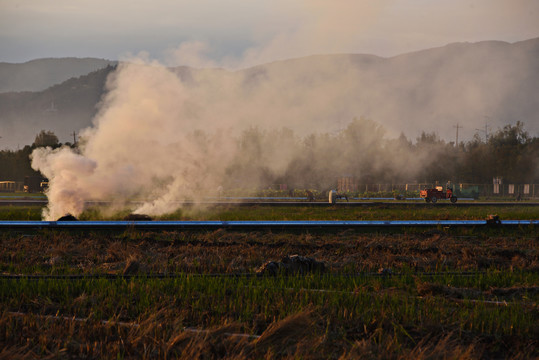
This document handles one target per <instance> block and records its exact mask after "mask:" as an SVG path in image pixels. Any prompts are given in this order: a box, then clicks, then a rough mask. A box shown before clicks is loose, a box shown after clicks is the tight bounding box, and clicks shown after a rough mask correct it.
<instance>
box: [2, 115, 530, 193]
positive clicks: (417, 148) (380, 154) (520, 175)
mask: <svg viewBox="0 0 539 360" xmlns="http://www.w3.org/2000/svg"><path fill="white" fill-rule="evenodd" d="M205 135H207V134H205V133H204V132H203V131H201V130H197V131H196V132H195V133H194V134H193V136H196V137H197V138H199V139H200V141H201V142H204V141H211V136H205ZM235 142H236V147H237V149H236V150H237V151H236V152H235V155H234V157H233V160H232V161H231V163H230V164H228V165H227V167H226V171H225V174H224V175H223V185H224V186H226V187H228V188H241V187H252V186H253V184H256V186H261V187H265V186H269V185H272V184H288V185H289V186H290V187H294V188H304V189H305V188H314V189H327V188H331V187H334V186H335V184H336V181H337V178H339V177H352V178H355V179H357V181H358V182H361V183H394V184H399V183H401V184H402V183H417V182H427V183H428V182H436V181H439V182H445V181H448V180H449V181H452V182H460V183H479V184H485V183H492V180H493V178H494V177H497V178H502V179H503V182H504V183H516V184H523V183H539V138H537V137H535V136H530V134H529V133H528V132H527V131H526V130H525V129H524V124H523V123H521V122H517V123H516V124H515V125H506V126H504V127H503V128H502V129H499V130H498V131H496V132H495V133H493V134H491V135H490V136H489V137H488V139H487V140H486V141H485V139H482V138H480V137H479V136H478V135H476V136H475V137H474V138H473V139H472V140H470V141H467V142H460V143H459V144H455V143H454V142H446V141H445V140H443V139H440V138H439V136H438V135H437V134H436V133H426V132H423V133H421V134H420V136H418V137H417V138H416V139H415V141H412V140H410V139H408V138H406V137H405V136H404V135H403V134H401V135H400V136H399V137H398V138H393V139H387V138H386V137H385V131H384V128H383V127H382V126H381V125H379V124H378V123H376V122H374V121H372V120H369V119H365V118H360V119H354V120H353V121H352V122H350V123H349V124H348V126H347V127H346V128H345V129H343V130H342V131H339V132H337V133H312V134H309V135H306V136H298V135H297V134H295V133H294V132H293V131H292V130H290V129H288V128H282V129H273V130H263V129H260V128H257V127H254V128H249V129H246V130H244V131H243V132H242V133H241V134H240V135H239V136H238V137H237V138H236V140H235ZM40 146H50V147H53V148H56V147H60V146H71V147H74V145H73V144H70V143H66V144H61V143H59V141H58V138H57V137H56V135H55V134H54V133H52V132H50V131H45V130H43V131H41V132H40V133H39V134H38V135H37V136H36V138H35V140H34V143H33V144H32V145H27V146H25V147H24V148H23V149H20V150H17V151H13V150H3V151H0V181H6V180H11V181H23V179H24V177H25V176H37V175H39V173H37V172H36V171H34V170H33V169H32V168H31V166H30V154H31V153H32V151H33V150H34V149H35V148H37V147H40Z"/></svg>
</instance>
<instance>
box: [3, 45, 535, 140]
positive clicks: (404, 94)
mask: <svg viewBox="0 0 539 360" xmlns="http://www.w3.org/2000/svg"><path fill="white" fill-rule="evenodd" d="M51 61H53V60H51ZM59 61H60V62H61V61H62V60H61V59H59ZM53 62H54V61H53ZM112 70H113V67H107V68H104V69H101V70H98V71H95V72H93V73H90V74H88V75H84V76H79V77H78V78H71V79H69V80H67V81H64V82H63V83H61V84H58V85H55V86H52V87H50V88H48V89H46V90H43V91H39V92H20V93H13V92H11V93H3V94H0V136H2V138H1V139H0V149H3V148H6V147H8V148H16V147H17V145H20V146H24V145H26V144H31V143H32V141H33V140H34V137H35V135H36V134H37V133H38V132H39V131H40V130H42V129H44V130H52V131H54V132H55V133H56V134H57V135H58V137H59V139H60V141H62V142H65V141H72V140H71V139H72V137H70V136H69V134H70V133H72V132H73V131H78V130H79V129H81V128H84V127H87V126H90V125H91V119H92V118H93V116H94V115H95V114H96V112H97V107H96V105H97V104H98V102H99V101H100V99H101V97H102V95H103V93H104V84H105V80H106V77H107V75H108V74H109V73H110V72H111V71H112ZM172 70H173V71H175V73H176V74H177V75H178V76H179V78H180V79H181V80H182V82H183V83H184V84H185V85H186V87H187V88H189V87H190V86H193V87H197V86H203V85H201V84H204V82H206V83H211V84H212V86H214V87H215V89H228V88H229V86H230V84H233V86H236V87H239V88H236V89H234V91H232V89H231V90H230V91H226V92H223V94H221V95H219V96H218V97H216V98H213V99H210V100H212V101H221V102H222V104H221V105H223V104H228V103H230V106H228V108H230V109H232V110H230V111H231V113H230V114H224V113H223V114H222V115H223V116H225V115H227V116H238V117H243V118H245V119H246V122H244V124H249V123H248V121H249V120H251V119H253V118H256V119H257V121H258V124H271V126H288V127H290V128H292V129H293V130H294V131H296V132H298V133H300V134H305V133H312V132H332V133H334V132H336V131H338V130H339V129H342V128H343V127H345V126H346V124H347V123H348V122H349V121H351V120H352V119H353V118H354V117H361V116H365V117H367V118H370V119H372V120H374V121H376V122H378V123H380V124H382V125H383V126H384V127H385V129H386V130H387V133H388V135H389V136H392V137H397V136H398V135H399V134H400V133H401V132H402V133H404V134H405V135H406V136H407V137H408V138H409V139H412V140H415V138H416V137H418V136H419V135H420V133H421V132H422V131H425V132H436V133H438V135H439V136H440V137H441V138H443V139H446V140H449V141H454V139H455V130H456V129H455V126H456V125H457V123H458V124H459V126H464V128H461V129H460V131H459V140H460V141H468V140H470V139H471V138H472V137H473V135H474V134H476V133H477V134H479V135H481V136H482V137H484V132H483V133H482V132H481V130H483V129H484V128H485V123H487V125H488V131H489V132H492V131H496V130H497V129H499V128H501V127H503V126H504V125H507V124H515V123H516V122H517V121H521V122H523V123H524V124H525V129H526V130H527V131H529V132H530V133H531V134H532V135H534V136H539V97H538V94H539V38H536V39H531V40H527V41H522V42H517V43H513V44H510V43H505V42H499V41H485V42H478V43H456V44H449V45H446V46H443V47H439V48H433V49H427V50H422V51H417V52H412V53H408V54H403V55H399V56H395V57H391V58H382V57H378V56H373V55H362V54H342V55H316V56H309V57H304V58H298V59H289V60H283V61H276V62H272V63H268V64H263V65H259V66H255V67H252V68H248V69H242V70H239V71H234V72H231V71H227V70H223V69H202V70H198V69H193V68H188V67H178V68H174V69H172ZM208 79H210V80H208ZM197 91H198V90H197ZM197 93H199V91H198V92H197ZM237 93H241V94H243V95H242V97H241V98H239V97H237V96H236V95H237ZM204 100H207V99H202V100H200V101H201V104H199V105H200V106H199V107H198V108H197V109H199V110H197V111H205V108H209V107H206V106H205V104H208V103H209V102H208V101H206V102H204ZM251 104H252V106H251ZM246 106H250V107H251V108H250V109H248V111H247V110H245V109H244V108H245V107H246ZM219 109H221V107H219ZM222 109H225V106H223V107H222ZM249 111H250V112H249ZM477 129H481V130H477Z"/></svg>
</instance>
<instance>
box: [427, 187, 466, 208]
mask: <svg viewBox="0 0 539 360" xmlns="http://www.w3.org/2000/svg"><path fill="white" fill-rule="evenodd" d="M419 196H420V197H422V198H423V199H425V201H426V202H428V203H429V202H432V203H433V204H435V203H436V202H437V201H438V199H449V200H450V201H451V202H452V203H456V202H457V197H456V196H454V195H453V190H452V189H451V188H450V187H448V188H447V190H446V191H445V192H444V191H443V187H441V186H436V188H434V189H424V190H421V191H420V192H419Z"/></svg>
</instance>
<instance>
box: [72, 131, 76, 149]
mask: <svg viewBox="0 0 539 360" xmlns="http://www.w3.org/2000/svg"><path fill="white" fill-rule="evenodd" d="M71 135H73V146H75V145H76V144H77V133H76V132H74V131H73V134H71Z"/></svg>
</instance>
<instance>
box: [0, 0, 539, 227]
mask: <svg viewBox="0 0 539 360" xmlns="http://www.w3.org/2000/svg"><path fill="white" fill-rule="evenodd" d="M0 6H1V9H2V12H1V14H2V15H0V23H1V24H2V25H1V27H2V32H1V34H2V35H1V36H0V42H1V43H2V45H3V46H2V49H3V52H2V54H1V55H0V60H4V61H18V62H21V61H25V60H28V59H31V58H37V57H51V56H52V57H59V56H95V57H100V58H107V59H120V60H123V61H124V62H123V63H122V64H121V65H120V66H119V67H118V68H117V70H116V71H114V72H113V73H111V75H110V76H109V78H108V80H107V85H106V93H105V95H104V97H103V99H102V101H101V102H100V104H99V108H98V111H97V114H96V116H95V117H94V118H93V120H92V122H93V123H92V126H91V127H89V128H87V129H86V130H84V131H83V132H82V133H81V136H82V138H83V144H81V147H80V150H79V151H78V152H75V151H73V150H71V149H69V148H63V149H59V150H54V151H53V150H50V149H38V150H36V151H35V152H34V154H33V166H34V168H35V169H38V170H40V171H41V172H42V173H43V174H44V175H45V176H47V177H48V178H49V179H50V180H51V183H50V189H49V191H48V196H49V200H50V206H49V209H48V210H47V212H46V213H45V214H44V215H45V217H46V218H48V219H55V218H58V217H59V216H61V215H63V214H64V213H66V212H71V213H73V214H75V215H77V214H79V213H80V212H81V211H82V209H83V204H84V201H85V200H88V199H96V200H100V199H103V200H107V199H110V198H114V199H117V200H118V202H120V203H122V202H124V201H126V200H129V199H131V198H133V197H134V196H139V197H145V198H149V199H152V200H150V201H149V202H148V203H145V204H144V205H142V206H141V207H140V208H139V209H137V211H138V212H146V213H149V214H159V213H162V212H164V211H169V210H171V208H170V206H171V204H170V202H171V200H175V199H178V198H184V197H192V198H195V199H197V198H200V197H201V196H203V195H204V194H207V193H208V192H211V191H215V189H216V188H217V186H219V185H220V184H221V179H222V177H223V175H224V173H225V172H226V171H227V168H228V166H229V165H230V163H231V161H232V160H233V159H237V158H238V151H241V148H238V146H237V144H236V143H235V141H234V139H235V135H237V134H239V133H241V132H242V131H243V130H245V129H249V128H253V127H255V128H261V129H269V130H272V129H281V128H282V127H287V128H290V129H292V130H293V131H294V132H296V133H298V134H300V135H304V134H309V133H316V132H321V133H323V132H329V133H335V132H337V131H339V130H341V129H343V128H345V127H346V126H347V125H348V123H349V122H350V121H351V120H352V119H353V118H354V117H366V118H370V119H372V120H374V121H376V122H379V123H381V124H382V125H383V126H384V127H385V128H386V130H387V133H388V135H389V136H392V137H397V136H398V135H399V133H400V132H401V131H403V132H405V134H406V135H408V136H411V137H412V138H413V137H414V135H418V134H419V132H420V131H421V130H423V131H438V132H442V133H443V134H444V137H445V138H447V137H446V136H445V134H447V133H448V132H451V133H453V131H452V130H453V129H452V126H453V125H456V124H457V123H458V122H459V121H462V122H466V123H468V124H469V125H468V126H469V127H470V125H471V124H470V122H471V119H480V120H479V121H478V123H477V124H476V125H472V126H474V127H481V126H482V125H483V124H484V121H488V119H492V118H494V119H495V120H492V121H493V122H494V123H496V124H507V123H515V122H516V121H522V122H524V123H525V124H529V123H530V122H531V123H532V125H531V126H532V129H533V125H536V124H537V117H536V116H537V111H536V110H537V104H536V102H535V101H534V100H533V95H531V94H534V93H536V86H537V85H536V84H537V83H539V82H538V81H536V79H537V77H538V75H537V73H538V71H537V69H538V68H539V67H538V63H537V59H538V58H539V57H538V56H537V55H538V54H539V50H538V48H539V47H538V45H537V41H536V40H530V41H522V40H526V39H530V38H534V37H537V35H539V25H538V23H537V21H536V19H537V15H538V14H539V3H537V2H536V1H533V0H517V1H511V2H508V1H501V0H488V1H487V0H479V1H470V0H468V1H465V0H461V1H443V2H432V1H426V0H420V1H415V2H409V1H404V0H402V1H351V0H350V1H340V2H326V1H307V0H305V1H292V2H290V1H261V2H252V3H248V4H247V3H244V2H239V1H227V2H222V1H216V0H215V1H209V0H208V1H203V2H199V3H196V4H194V3H192V2H187V1H179V2H175V3H174V4H170V3H169V2H164V1H158V2H152V3H151V5H150V3H146V2H137V1H135V2H131V1H130V2H127V1H118V2H114V3H108V2H107V3H106V4H105V3H103V2H101V1H93V2H89V1H82V2H77V3H76V4H74V3H72V2H69V1H67V0H61V1H55V2H49V1H44V2H39V3H36V2H25V1H22V2H19V1H15V0H1V2H0ZM96 24H99V26H95V25H96ZM481 40H502V41H507V42H511V43H515V42H518V43H515V44H513V45H509V44H508V43H502V42H481V43H474V44H466V43H462V42H477V41H481ZM519 41H521V42H519ZM452 42H459V43H460V44H456V45H451V46H449V47H445V48H443V49H444V51H430V52H423V51H422V52H417V53H414V54H408V55H404V56H396V57H392V58H390V59H381V58H379V57H377V56H394V55H397V54H402V53H406V52H410V51H413V50H419V49H426V48H429V47H434V46H443V45H445V44H448V43H452ZM353 53H356V54H357V53H363V54H365V53H370V54H374V55H377V56H366V55H363V56H359V55H357V56H353V55H333V56H325V55H321V56H315V57H310V58H306V59H298V60H287V61H279V62H273V63H272V61H275V60H284V59H291V58H298V57H303V56H310V55H314V54H353ZM449 53H451V56H448V54H449ZM185 65H187V66H190V67H193V68H197V69H204V70H199V71H188V70H186V69H185V68H178V69H175V70H174V69H171V67H174V66H185ZM210 68H212V69H211V70H210ZM215 68H225V69H227V70H219V69H215ZM230 70H241V71H235V72H232V71H230ZM178 74H179V75H180V76H178ZM485 89H489V91H488V92H485ZM10 96H13V95H10ZM8 101H9V100H8ZM404 109H406V110H404ZM533 116H535V117H533ZM13 123H14V122H12V125H11V126H12V127H11V129H12V131H13V129H16V128H17V127H16V126H15V125H13ZM430 123H432V126H427V125H426V124H428V125H430ZM490 125H491V127H492V124H490ZM197 130H203V131H204V133H203V135H200V136H201V137H197V136H196V134H201V133H197ZM71 131H72V129H69V132H71ZM467 131H468V136H469V137H470V136H471V133H470V131H472V132H473V131H475V130H471V129H467ZM369 138H370V134H362V135H361V141H364V142H365V143H368V141H369ZM286 150H287V148H286V147H282V148H281V149H280V152H279V153H278V154H276V156H274V157H273V158H272V159H270V160H268V161H269V163H268V166H269V168H270V169H271V170H272V171H275V172H279V171H283V169H285V168H286V167H287V166H288V164H289V162H290V161H291V158H290V153H288V152H287V151H286ZM362 156H368V152H365V153H364V154H358V158H361V157H362ZM240 157H241V156H240ZM330 160H331V159H328V161H330ZM253 181H254V183H253V186H255V185H256V180H253Z"/></svg>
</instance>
